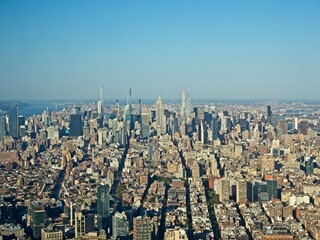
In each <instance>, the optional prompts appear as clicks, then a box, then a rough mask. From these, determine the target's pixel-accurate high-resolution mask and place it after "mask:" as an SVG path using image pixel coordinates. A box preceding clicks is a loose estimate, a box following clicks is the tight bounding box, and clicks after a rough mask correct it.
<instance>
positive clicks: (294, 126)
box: [292, 117, 299, 130]
mask: <svg viewBox="0 0 320 240" xmlns="http://www.w3.org/2000/svg"><path fill="white" fill-rule="evenodd" d="M298 123H299V121H298V118H296V117H295V118H293V119H292V129H293V130H298Z"/></svg>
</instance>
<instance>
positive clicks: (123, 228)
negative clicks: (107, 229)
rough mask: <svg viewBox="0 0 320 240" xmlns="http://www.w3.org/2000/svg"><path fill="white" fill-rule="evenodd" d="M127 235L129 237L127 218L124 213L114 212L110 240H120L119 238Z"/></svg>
mask: <svg viewBox="0 0 320 240" xmlns="http://www.w3.org/2000/svg"><path fill="white" fill-rule="evenodd" d="M127 235H129V221H128V219H127V216H126V214H125V213H124V212H122V213H119V212H116V213H115V214H114V216H112V238H113V239H119V238H120V239H121V237H125V236H127Z"/></svg>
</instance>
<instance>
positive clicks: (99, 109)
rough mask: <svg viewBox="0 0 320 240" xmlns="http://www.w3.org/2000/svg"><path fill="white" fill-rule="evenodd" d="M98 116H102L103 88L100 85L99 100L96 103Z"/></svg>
mask: <svg viewBox="0 0 320 240" xmlns="http://www.w3.org/2000/svg"><path fill="white" fill-rule="evenodd" d="M98 115H99V116H101V115H103V86H102V85H100V98H99V101H98Z"/></svg>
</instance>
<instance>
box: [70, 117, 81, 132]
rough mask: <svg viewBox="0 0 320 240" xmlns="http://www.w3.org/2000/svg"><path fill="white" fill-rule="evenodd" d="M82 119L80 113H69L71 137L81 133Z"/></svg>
mask: <svg viewBox="0 0 320 240" xmlns="http://www.w3.org/2000/svg"><path fill="white" fill-rule="evenodd" d="M82 125H83V124H82V119H81V115H80V114H71V115H70V124H69V128H70V133H69V135H70V136H72V137H78V136H81V135H82Z"/></svg>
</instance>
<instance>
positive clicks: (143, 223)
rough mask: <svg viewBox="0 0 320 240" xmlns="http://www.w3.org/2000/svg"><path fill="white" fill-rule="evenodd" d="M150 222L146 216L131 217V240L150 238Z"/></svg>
mask: <svg viewBox="0 0 320 240" xmlns="http://www.w3.org/2000/svg"><path fill="white" fill-rule="evenodd" d="M151 233H152V222H151V220H150V219H149V218H148V217H146V216H145V217H141V216H138V217H136V218H134V219H133V240H151Z"/></svg>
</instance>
